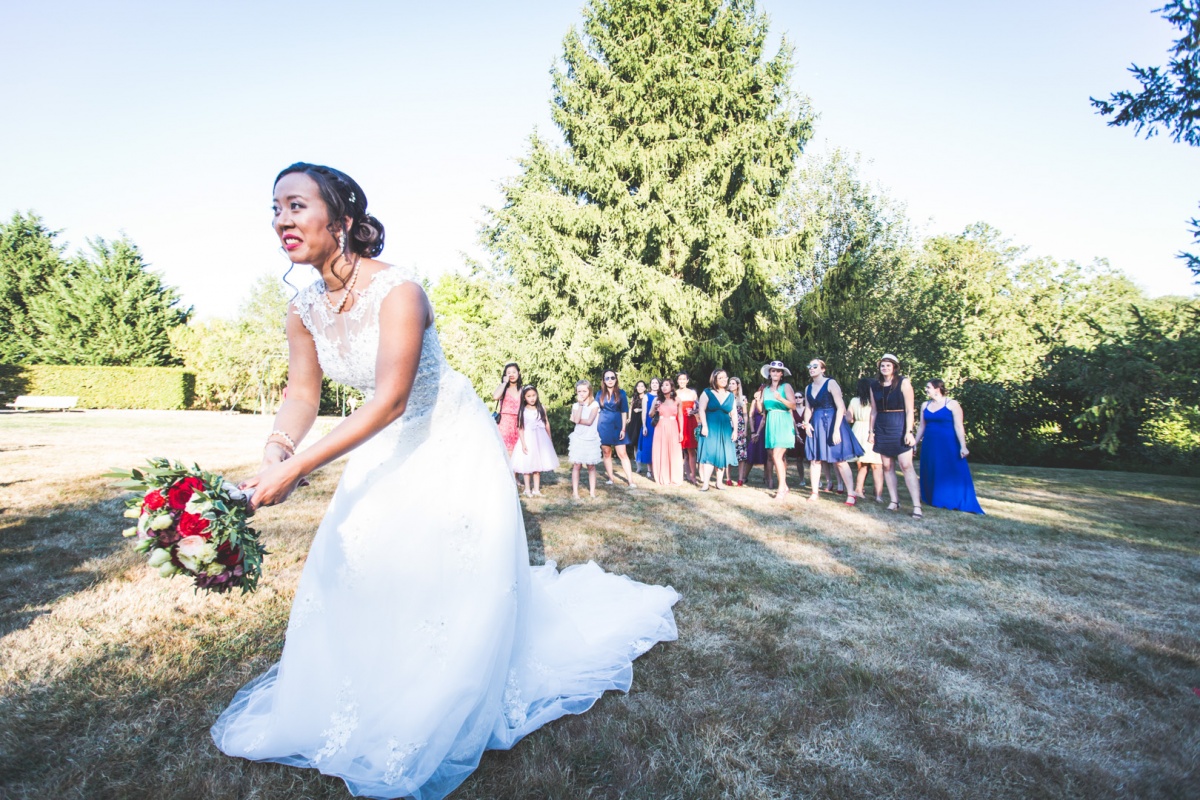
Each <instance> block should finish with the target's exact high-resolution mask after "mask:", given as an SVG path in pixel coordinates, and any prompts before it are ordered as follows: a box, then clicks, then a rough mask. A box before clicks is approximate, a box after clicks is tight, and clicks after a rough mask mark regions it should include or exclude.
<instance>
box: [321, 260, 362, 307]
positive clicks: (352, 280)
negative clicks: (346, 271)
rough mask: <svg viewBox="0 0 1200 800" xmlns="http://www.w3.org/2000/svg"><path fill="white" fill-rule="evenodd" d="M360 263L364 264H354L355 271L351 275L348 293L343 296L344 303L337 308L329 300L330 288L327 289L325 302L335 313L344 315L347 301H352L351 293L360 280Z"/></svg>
mask: <svg viewBox="0 0 1200 800" xmlns="http://www.w3.org/2000/svg"><path fill="white" fill-rule="evenodd" d="M360 263H362V262H360V261H355V262H354V271H353V272H351V273H350V280H349V281H347V283H346V291H345V292H344V293H343V294H342V302H340V303H338V304H337V305H336V306H335V305H334V304H333V301H332V300H330V299H329V287H328V286H326V287H325V302H326V303H327V304H328V305H329V307H330V308H331V309H333V313H335V314H340V313H342V309H343V308H345V307H346V301H347V300H349V299H350V291H351V290H352V289H353V288H354V284H355V282H356V281H357V280H358V265H359V264H360Z"/></svg>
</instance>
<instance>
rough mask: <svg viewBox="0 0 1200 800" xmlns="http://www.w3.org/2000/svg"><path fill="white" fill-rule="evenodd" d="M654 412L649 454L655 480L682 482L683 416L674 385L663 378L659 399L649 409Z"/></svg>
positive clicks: (664, 482)
mask: <svg viewBox="0 0 1200 800" xmlns="http://www.w3.org/2000/svg"><path fill="white" fill-rule="evenodd" d="M650 413H651V414H652V415H653V416H654V424H655V428H654V454H653V456H652V458H651V461H652V466H653V469H654V481H655V483H658V484H660V485H662V486H682V485H683V444H682V443H683V417H682V416H681V414H682V412H681V410H680V407H679V400H678V399H677V398H676V396H675V387H674V385H672V383H671V379H670V378H663V381H662V385H661V386H659V389H658V401H657V402H655V404H654V408H653V410H651V412H650Z"/></svg>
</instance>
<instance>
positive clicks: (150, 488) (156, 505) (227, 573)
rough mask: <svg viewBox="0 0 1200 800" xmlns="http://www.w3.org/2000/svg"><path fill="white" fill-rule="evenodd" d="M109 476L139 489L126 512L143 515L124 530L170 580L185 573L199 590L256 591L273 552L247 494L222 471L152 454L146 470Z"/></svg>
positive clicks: (113, 473) (123, 485) (155, 566)
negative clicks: (265, 561)
mask: <svg viewBox="0 0 1200 800" xmlns="http://www.w3.org/2000/svg"><path fill="white" fill-rule="evenodd" d="M105 477H109V478H116V479H118V483H117V486H119V487H121V488H123V489H130V490H133V491H137V492H139V493H140V496H139V497H134V498H131V499H130V500H129V501H128V503H127V506H128V508H127V510H126V512H125V516H126V517H128V518H131V519H137V521H138V522H137V525H135V526H133V527H131V528H127V529H126V530H125V531H124V535H125V536H126V537H128V538H136V540H137V549H138V551H139V552H142V553H149V554H150V559H149V564H150V566H152V567H154V568H156V569H157V570H158V571H159V574H160V575H161V576H163V577H164V578H169V577H173V576H174V575H177V574H180V573H183V574H186V575H189V576H191V577H192V578H194V579H195V584H196V587H197V588H198V589H204V590H206V591H211V592H227V591H229V590H230V589H233V588H235V587H237V588H240V589H241V590H242V593H243V594H245V593H247V592H253V591H254V590H255V589H257V588H258V579H259V577H260V576H261V575H262V561H263V556H264V555H266V554H267V551H266V550H265V549H264V548H263V546H262V544H261V543H260V542H259V540H258V531H256V530H255V529H254V528H252V527H251V526H250V524H249V517H250V514H251V510H250V508H249V504H248V499H249V498H248V496H247V495H245V494H244V493H243V492H241V490H239V489H238V488H237V487H236V486H234V485H233V484H232V483H229V482H227V481H226V480H225V478H224V477H223V476H221V475H217V474H215V473H212V472H206V471H204V470H202V469H200V467H199V466H198V465H195V464H193V465H192V466H191V467H190V468H189V467H185V466H184V465H183V464H181V463H178V462H172V461H169V460H168V459H165V458H153V459H150V461H149V467H148V468H147V469H144V470H140V469H132V470H114V471H112V472H110V473H107V474H106V476H105Z"/></svg>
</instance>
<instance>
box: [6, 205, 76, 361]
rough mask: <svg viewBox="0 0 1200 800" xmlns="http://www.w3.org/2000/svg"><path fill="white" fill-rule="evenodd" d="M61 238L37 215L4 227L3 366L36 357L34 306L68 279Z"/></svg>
mask: <svg viewBox="0 0 1200 800" xmlns="http://www.w3.org/2000/svg"><path fill="white" fill-rule="evenodd" d="M57 236H58V232H57V231H52V230H50V229H49V228H47V227H46V225H45V223H44V222H42V218H41V217H39V216H38V215H36V214H33V213H30V214H27V215H26V214H21V213H19V212H18V213H15V214H13V216H12V219H11V220H9V221H8V222H7V223H0V364H19V363H23V362H27V361H29V360H30V359H31V358H33V357H34V352H35V351H36V349H37V339H38V328H37V325H36V324H35V322H34V319H33V315H32V312H31V310H30V308H31V305H32V304H33V302H34V298H36V297H37V296H39V295H41V294H43V293H44V292H46V291H49V289H50V288H51V287H52V286H54V285H55V284H57V283H59V282H61V281H62V280H63V279H64V278H65V277H66V265H65V264H64V262H63V259H62V251H63V246H62V245H61V244H59V243H58V242H57V241H56V238H57Z"/></svg>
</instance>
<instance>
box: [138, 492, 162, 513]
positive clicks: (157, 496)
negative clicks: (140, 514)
mask: <svg viewBox="0 0 1200 800" xmlns="http://www.w3.org/2000/svg"><path fill="white" fill-rule="evenodd" d="M166 502H167V501H166V498H164V497H163V496H162V492H160V491H158V490H157V489H151V490H150V491H148V492H146V496H145V497H143V498H142V508H143V509H144V510H147V511H158V510H159V509H160V508H162V507H163V505H164V504H165V503H166Z"/></svg>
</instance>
